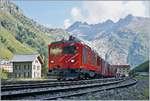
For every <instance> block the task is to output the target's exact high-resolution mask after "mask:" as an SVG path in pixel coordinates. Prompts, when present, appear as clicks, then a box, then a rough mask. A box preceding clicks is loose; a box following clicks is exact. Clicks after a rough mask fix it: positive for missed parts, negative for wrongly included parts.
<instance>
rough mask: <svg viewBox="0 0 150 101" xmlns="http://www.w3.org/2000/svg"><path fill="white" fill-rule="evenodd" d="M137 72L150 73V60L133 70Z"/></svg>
mask: <svg viewBox="0 0 150 101" xmlns="http://www.w3.org/2000/svg"><path fill="white" fill-rule="evenodd" d="M133 70H134V71H135V72H149V60H148V61H145V62H144V63H142V64H140V65H139V66H137V67H135V68H134V69H133Z"/></svg>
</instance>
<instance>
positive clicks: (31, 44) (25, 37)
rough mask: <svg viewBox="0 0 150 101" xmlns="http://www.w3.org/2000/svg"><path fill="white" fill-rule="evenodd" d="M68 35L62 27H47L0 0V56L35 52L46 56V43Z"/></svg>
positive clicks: (7, 2)
mask: <svg viewBox="0 0 150 101" xmlns="http://www.w3.org/2000/svg"><path fill="white" fill-rule="evenodd" d="M68 36H69V34H68V33H66V32H65V31H64V30H62V29H49V28H46V27H44V26H42V25H39V24H38V23H36V22H35V21H33V20H32V19H29V18H27V17H26V16H24V14H23V12H22V10H21V9H20V8H19V7H18V6H16V5H15V4H13V3H11V2H9V1H7V0H1V1H0V45H1V47H0V50H1V51H0V58H4V59H10V58H11V57H12V55H13V54H30V53H37V52H38V53H40V54H42V55H44V56H46V57H47V54H48V52H47V45H48V44H49V43H51V42H52V41H54V40H57V39H60V38H62V37H64V38H67V37H68ZM3 53H5V54H3Z"/></svg>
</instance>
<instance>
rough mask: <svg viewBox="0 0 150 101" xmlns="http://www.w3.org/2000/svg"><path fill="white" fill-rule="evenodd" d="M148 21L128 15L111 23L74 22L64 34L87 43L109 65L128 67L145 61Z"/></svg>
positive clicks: (108, 21) (149, 21)
mask: <svg viewBox="0 0 150 101" xmlns="http://www.w3.org/2000/svg"><path fill="white" fill-rule="evenodd" d="M149 27H150V19H149V18H143V17H136V16H132V15H128V16H126V17H125V18H122V19H120V20H119V21H118V22H116V23H114V22H113V21H111V20H107V21H106V22H103V23H98V24H93V25H90V24H87V23H86V22H84V23H82V22H75V23H74V24H73V25H71V26H70V27H69V28H68V29H67V30H66V31H68V32H70V33H71V34H72V35H74V36H77V37H78V38H81V39H83V40H85V41H88V42H89V43H91V47H93V48H95V49H96V50H97V51H98V53H99V54H100V56H102V57H103V58H105V59H106V60H107V61H109V62H110V63H111V64H125V63H128V64H130V65H131V66H132V67H135V66H136V65H139V64H141V63H143V62H144V61H146V60H148V41H149V39H148V33H149V31H150V29H149Z"/></svg>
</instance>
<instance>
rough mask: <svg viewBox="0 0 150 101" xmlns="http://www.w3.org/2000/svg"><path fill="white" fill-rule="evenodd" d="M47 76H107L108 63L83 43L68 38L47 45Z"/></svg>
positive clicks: (72, 77) (58, 77) (74, 77)
mask: <svg viewBox="0 0 150 101" xmlns="http://www.w3.org/2000/svg"><path fill="white" fill-rule="evenodd" d="M48 47H49V48H48V52H49V57H48V67H49V72H48V76H49V77H50V78H57V79H66V78H69V79H85V78H97V77H101V76H103V75H104V76H109V75H111V74H109V70H108V69H109V64H108V63H107V62H106V61H104V60H103V59H102V58H101V57H99V56H98V54H97V53H96V52H95V51H94V50H92V49H91V48H90V47H89V46H87V45H85V44H84V43H82V42H80V41H78V40H76V39H73V37H70V39H69V40H62V41H57V42H53V43H51V44H50V45H48Z"/></svg>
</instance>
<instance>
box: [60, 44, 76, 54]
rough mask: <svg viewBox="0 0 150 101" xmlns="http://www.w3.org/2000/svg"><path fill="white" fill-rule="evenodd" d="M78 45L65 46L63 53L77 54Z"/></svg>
mask: <svg viewBox="0 0 150 101" xmlns="http://www.w3.org/2000/svg"><path fill="white" fill-rule="evenodd" d="M76 53H77V50H76V46H65V47H64V48H63V54H76Z"/></svg>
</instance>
